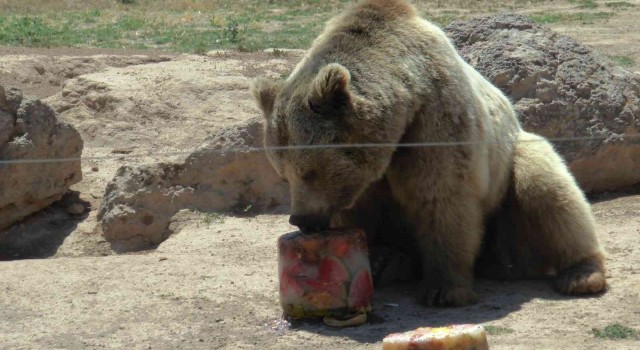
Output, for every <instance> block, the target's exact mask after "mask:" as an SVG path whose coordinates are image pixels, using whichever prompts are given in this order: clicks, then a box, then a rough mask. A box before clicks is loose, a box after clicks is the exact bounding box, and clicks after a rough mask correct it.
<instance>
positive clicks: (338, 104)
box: [309, 63, 351, 114]
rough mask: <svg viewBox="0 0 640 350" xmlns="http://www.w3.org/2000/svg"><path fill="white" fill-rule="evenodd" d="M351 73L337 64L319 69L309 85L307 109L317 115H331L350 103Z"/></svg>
mask: <svg viewBox="0 0 640 350" xmlns="http://www.w3.org/2000/svg"><path fill="white" fill-rule="evenodd" d="M350 81H351V73H349V70H348V69H347V68H345V67H344V66H342V65H340V64H338V63H331V64H328V65H326V66H325V67H323V68H322V69H320V72H318V75H316V77H315V78H314V79H313V82H312V83H311V91H310V94H309V108H311V110H313V111H314V112H316V113H319V114H327V113H329V114H331V113H332V112H336V111H338V110H340V109H341V108H344V107H347V106H348V105H349V104H350V103H351V93H350V91H349V82H350Z"/></svg>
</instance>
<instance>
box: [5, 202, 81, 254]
mask: <svg viewBox="0 0 640 350" xmlns="http://www.w3.org/2000/svg"><path fill="white" fill-rule="evenodd" d="M71 204H82V206H83V207H84V208H85V210H84V213H82V214H79V215H72V214H69V213H68V212H67V207H69V206H70V205H71ZM90 210H91V203H89V202H87V201H84V200H82V199H81V198H80V193H79V192H76V191H71V192H69V193H67V194H66V195H65V196H64V197H63V198H62V199H61V200H59V201H57V202H55V203H53V204H52V205H50V206H49V207H47V208H45V209H43V210H41V211H39V212H37V213H35V214H32V215H30V216H28V217H26V218H25V219H23V220H22V221H20V222H18V223H16V224H14V225H13V226H12V227H10V228H8V229H6V230H4V231H2V232H0V261H10V260H21V259H45V258H49V257H51V256H53V255H55V254H56V252H57V251H58V248H59V247H60V246H61V245H62V243H63V242H64V240H65V239H66V238H67V237H68V236H69V235H70V234H71V233H72V232H73V231H74V230H75V229H76V227H77V226H78V224H79V223H80V222H82V221H83V220H84V219H86V218H87V216H88V215H89V212H90Z"/></svg>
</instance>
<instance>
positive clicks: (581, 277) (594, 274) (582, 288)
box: [555, 258, 607, 295]
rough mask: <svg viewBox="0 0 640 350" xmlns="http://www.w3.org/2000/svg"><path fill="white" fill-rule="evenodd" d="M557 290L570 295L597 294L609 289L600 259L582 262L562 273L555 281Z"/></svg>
mask: <svg viewBox="0 0 640 350" xmlns="http://www.w3.org/2000/svg"><path fill="white" fill-rule="evenodd" d="M555 289H556V290H557V291H558V292H560V293H562V294H568V295H579V294H596V293H599V292H602V291H605V290H606V289H607V281H606V279H605V276H604V271H603V268H602V263H601V260H600V258H590V259H585V260H583V261H581V262H580V263H578V264H576V265H573V266H571V267H569V268H566V269H564V270H563V271H561V272H560V273H559V274H558V276H557V277H556V279H555Z"/></svg>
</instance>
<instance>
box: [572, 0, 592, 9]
mask: <svg viewBox="0 0 640 350" xmlns="http://www.w3.org/2000/svg"><path fill="white" fill-rule="evenodd" d="M569 3H570V4H576V5H577V7H578V8H581V9H594V8H596V7H598V4H597V3H596V2H595V1H594V0H569Z"/></svg>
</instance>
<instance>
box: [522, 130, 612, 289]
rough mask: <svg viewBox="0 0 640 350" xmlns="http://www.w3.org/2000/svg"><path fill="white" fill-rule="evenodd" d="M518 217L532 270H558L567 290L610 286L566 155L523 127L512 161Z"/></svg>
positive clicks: (558, 285)
mask: <svg viewBox="0 0 640 350" xmlns="http://www.w3.org/2000/svg"><path fill="white" fill-rule="evenodd" d="M513 166H514V167H513V184H512V185H513V193H512V195H513V196H514V197H515V198H514V203H515V205H514V208H513V210H514V219H515V222H516V227H517V241H518V243H517V244H518V247H517V249H518V250H520V253H521V254H520V256H521V257H529V258H528V259H527V260H528V261H526V260H525V261H523V262H524V264H525V265H527V264H528V263H529V262H534V261H535V262H537V265H538V266H531V265H535V264H528V265H529V266H527V268H530V269H531V270H532V272H541V271H546V270H555V272H556V274H557V277H556V280H555V288H556V289H557V290H558V291H559V292H561V293H564V294H585V293H597V292H600V291H602V290H604V289H605V288H606V281H605V276H604V274H605V268H604V262H603V252H602V250H601V248H600V246H599V244H598V241H597V238H596V235H595V229H594V226H595V225H594V218H593V216H592V213H591V208H590V205H589V203H588V202H587V200H586V198H585V196H584V194H583V192H582V191H581V190H580V188H579V187H578V185H577V184H576V182H575V179H574V178H573V176H572V175H571V174H570V172H569V170H568V168H567V166H566V165H565V163H564V162H563V160H562V158H560V156H559V155H558V154H557V153H556V152H555V150H554V149H553V147H552V146H551V144H550V143H548V142H547V141H546V140H545V139H543V138H542V137H540V136H537V135H534V134H531V133H527V132H522V133H521V134H520V136H519V140H518V143H517V145H516V149H515V157H514V165H513Z"/></svg>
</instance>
